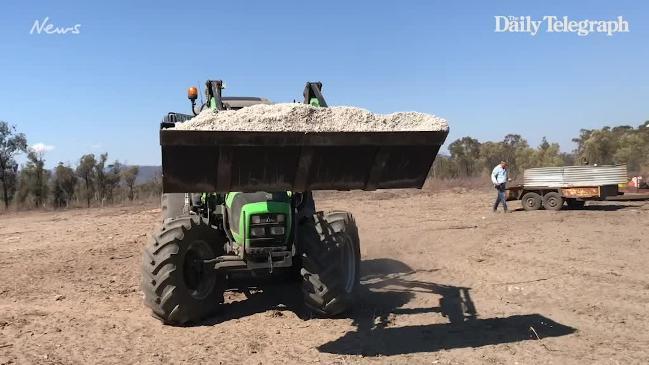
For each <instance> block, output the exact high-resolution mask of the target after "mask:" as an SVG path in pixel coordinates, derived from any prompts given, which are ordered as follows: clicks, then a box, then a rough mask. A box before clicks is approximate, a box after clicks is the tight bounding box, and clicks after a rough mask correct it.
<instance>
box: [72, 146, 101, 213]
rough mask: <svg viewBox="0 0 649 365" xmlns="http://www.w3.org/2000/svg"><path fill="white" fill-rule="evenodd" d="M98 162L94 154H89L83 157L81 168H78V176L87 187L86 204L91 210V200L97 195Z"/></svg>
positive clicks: (80, 162) (80, 163)
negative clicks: (96, 167) (96, 166)
mask: <svg viewBox="0 0 649 365" xmlns="http://www.w3.org/2000/svg"><path fill="white" fill-rule="evenodd" d="M96 164H97V161H96V160H95V155H94V154H92V153H91V154H88V155H83V156H81V159H80V160H79V166H77V171H76V172H77V176H79V178H80V179H81V180H82V181H83V183H84V187H85V195H86V202H87V203H88V208H90V199H92V196H93V195H94V193H95V174H94V171H95V165H96Z"/></svg>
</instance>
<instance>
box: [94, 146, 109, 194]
mask: <svg viewBox="0 0 649 365" xmlns="http://www.w3.org/2000/svg"><path fill="white" fill-rule="evenodd" d="M106 161H108V153H102V154H101V155H99V160H97V162H96V163H95V179H96V181H95V185H96V188H97V200H99V202H100V203H101V205H102V206H103V205H104V200H105V199H106V195H107V194H108V186H107V185H108V181H107V179H106Z"/></svg>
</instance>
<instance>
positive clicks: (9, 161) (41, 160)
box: [0, 121, 162, 209]
mask: <svg viewBox="0 0 649 365" xmlns="http://www.w3.org/2000/svg"><path fill="white" fill-rule="evenodd" d="M21 154H22V155H25V156H26V158H27V160H26V162H25V163H23V164H22V166H19V164H18V162H17V161H16V158H17V157H18V156H19V155H21ZM138 173H139V167H138V166H126V165H124V164H122V163H120V162H119V161H117V160H115V161H112V162H109V161H108V153H103V154H101V155H99V156H95V155H94V154H86V155H83V156H81V158H80V159H79V160H78V162H77V163H76V164H75V165H74V166H73V165H70V164H64V163H63V162H59V163H58V164H57V165H56V167H55V168H53V169H51V170H48V169H46V168H45V153H44V152H43V151H37V150H34V149H31V148H29V147H28V144H27V138H26V136H25V135H24V134H23V133H19V132H18V131H17V130H16V128H15V126H11V125H9V124H8V123H7V122H4V121H0V186H1V192H0V199H1V200H2V203H3V205H4V208H5V209H8V208H9V207H10V205H12V204H14V205H15V206H16V207H18V208H41V207H45V206H51V207H54V208H63V207H70V206H86V207H91V206H103V205H105V204H113V203H116V202H123V201H133V200H135V199H149V198H151V197H157V196H159V195H160V193H161V191H162V185H161V181H160V178H159V177H154V178H153V179H152V180H151V181H148V182H145V183H142V184H136V179H137V175H138Z"/></svg>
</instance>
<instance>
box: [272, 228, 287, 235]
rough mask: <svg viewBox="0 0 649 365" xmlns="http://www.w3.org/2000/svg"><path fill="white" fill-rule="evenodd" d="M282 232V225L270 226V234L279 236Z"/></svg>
mask: <svg viewBox="0 0 649 365" xmlns="http://www.w3.org/2000/svg"><path fill="white" fill-rule="evenodd" d="M284 232H285V230H284V227H270V234H271V235H273V236H281V235H283V234H284Z"/></svg>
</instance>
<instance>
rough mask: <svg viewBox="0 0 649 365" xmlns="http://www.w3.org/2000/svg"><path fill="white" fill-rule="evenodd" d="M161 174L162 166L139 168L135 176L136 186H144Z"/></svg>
mask: <svg viewBox="0 0 649 365" xmlns="http://www.w3.org/2000/svg"><path fill="white" fill-rule="evenodd" d="M161 173H162V166H140V171H139V172H138V174H137V179H136V180H135V183H136V184H144V183H146V182H149V181H151V180H153V178H154V177H156V176H158V177H159V176H160V174H161Z"/></svg>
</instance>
